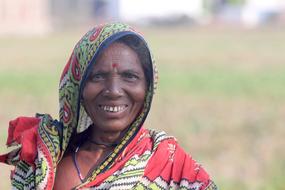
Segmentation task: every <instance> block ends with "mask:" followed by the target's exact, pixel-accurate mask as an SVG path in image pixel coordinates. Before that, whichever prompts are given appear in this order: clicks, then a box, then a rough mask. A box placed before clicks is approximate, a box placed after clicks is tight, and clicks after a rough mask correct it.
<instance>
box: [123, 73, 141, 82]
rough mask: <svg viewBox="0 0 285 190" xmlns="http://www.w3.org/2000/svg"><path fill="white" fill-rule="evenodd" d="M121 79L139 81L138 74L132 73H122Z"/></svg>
mask: <svg viewBox="0 0 285 190" xmlns="http://www.w3.org/2000/svg"><path fill="white" fill-rule="evenodd" d="M122 77H123V78H124V79H125V80H127V81H136V80H138V79H140V77H139V75H138V74H136V73H132V72H123V73H122Z"/></svg>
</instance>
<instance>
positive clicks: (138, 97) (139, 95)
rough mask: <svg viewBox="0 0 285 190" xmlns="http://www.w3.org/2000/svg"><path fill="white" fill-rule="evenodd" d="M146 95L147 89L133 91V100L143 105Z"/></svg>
mask: <svg viewBox="0 0 285 190" xmlns="http://www.w3.org/2000/svg"><path fill="white" fill-rule="evenodd" d="M145 95H146V88H137V89H133V95H132V96H133V99H134V101H135V102H137V103H143V102H144V99H145Z"/></svg>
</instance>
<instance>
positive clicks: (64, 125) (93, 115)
mask: <svg viewBox="0 0 285 190" xmlns="http://www.w3.org/2000/svg"><path fill="white" fill-rule="evenodd" d="M156 80H157V72H156V69H155V65H154V61H153V58H152V56H151V53H150V51H149V49H148V46H147V43H146V42H145V40H144V39H143V37H142V36H141V35H140V34H139V33H137V32H136V31H135V30H133V29H132V28H131V27H129V26H128V25H125V24H121V23H114V24H106V25H100V26H97V27H95V28H94V29H92V30H91V31H89V32H87V33H86V35H84V36H83V38H82V39H81V40H80V41H79V42H78V43H77V45H76V46H75V48H74V50H73V52H72V54H71V57H70V59H69V61H68V63H67V64H66V66H65V68H64V70H63V73H62V76H61V81H60V90H59V91H60V92H59V93H60V110H59V115H60V120H59V121H57V120H54V119H52V118H51V117H50V116H49V115H46V114H44V115H37V116H36V117H34V118H27V117H20V118H17V119H16V120H14V121H11V122H10V128H9V137H8V140H7V144H8V145H9V146H12V145H15V144H20V145H21V146H20V148H18V149H16V150H14V151H12V152H10V153H8V154H6V155H2V156H1V157H0V161H2V162H5V163H8V164H11V165H14V166H15V171H14V172H13V175H12V176H11V177H12V186H13V189H46V190H51V189H54V190H70V189H94V190H95V189H121V190H123V189H192V190H212V189H217V187H216V185H215V184H214V183H213V181H212V180H211V179H210V177H209V175H208V174H207V173H206V171H205V170H204V169H203V168H202V167H201V165H199V164H197V163H196V162H195V161H194V160H193V159H192V157H191V156H189V155H188V154H187V153H185V152H184V151H183V150H182V149H181V147H180V146H179V145H178V144H177V142H176V140H175V138H173V137H170V136H167V135H166V134H165V133H164V132H157V131H155V130H150V129H146V128H144V127H143V123H144V121H145V119H146V117H147V115H148V112H149V110H150V106H151V102H152V97H153V94H154V90H155V86H156Z"/></svg>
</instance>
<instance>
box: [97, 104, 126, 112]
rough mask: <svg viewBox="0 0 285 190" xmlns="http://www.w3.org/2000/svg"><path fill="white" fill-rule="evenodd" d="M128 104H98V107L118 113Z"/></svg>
mask: <svg viewBox="0 0 285 190" xmlns="http://www.w3.org/2000/svg"><path fill="white" fill-rule="evenodd" d="M127 107H128V105H118V106H110V105H99V108H100V109H101V110H103V111H105V112H109V113H118V112H122V111H124V110H125V109H126V108H127Z"/></svg>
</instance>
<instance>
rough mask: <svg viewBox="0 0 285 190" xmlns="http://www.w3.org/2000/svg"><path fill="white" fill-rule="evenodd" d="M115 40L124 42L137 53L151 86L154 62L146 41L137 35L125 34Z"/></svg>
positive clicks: (148, 83)
mask: <svg viewBox="0 0 285 190" xmlns="http://www.w3.org/2000/svg"><path fill="white" fill-rule="evenodd" d="M115 42H118V43H123V44H125V45H127V46H128V47H130V48H131V49H132V50H134V51H135V52H136V53H137V55H138V57H139V60H140V62H141V64H142V68H143V71H144V74H145V77H146V82H147V85H148V86H149V85H150V82H151V81H152V77H153V76H152V75H153V74H152V65H151V64H152V63H151V57H150V52H149V49H148V47H147V45H146V43H145V42H144V41H143V40H142V39H140V38H139V37H137V36H135V35H126V36H123V37H121V38H119V39H118V40H116V41H115Z"/></svg>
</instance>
